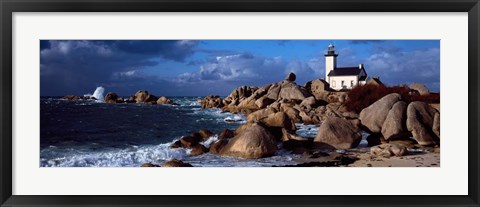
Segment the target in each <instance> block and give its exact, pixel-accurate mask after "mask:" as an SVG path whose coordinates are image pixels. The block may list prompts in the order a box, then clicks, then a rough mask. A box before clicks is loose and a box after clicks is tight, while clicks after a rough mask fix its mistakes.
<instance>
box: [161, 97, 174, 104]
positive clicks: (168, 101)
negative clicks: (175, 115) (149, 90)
mask: <svg viewBox="0 0 480 207" xmlns="http://www.w3.org/2000/svg"><path fill="white" fill-rule="evenodd" d="M157 104H171V105H175V103H174V102H173V101H172V100H171V99H169V98H167V97H165V96H162V97H160V98H158V100H157Z"/></svg>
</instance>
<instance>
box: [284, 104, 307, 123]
mask: <svg viewBox="0 0 480 207" xmlns="http://www.w3.org/2000/svg"><path fill="white" fill-rule="evenodd" d="M280 109H281V110H282V111H283V112H285V114H287V116H288V117H289V118H290V119H291V120H293V121H294V122H295V123H301V122H302V117H301V116H300V111H299V110H297V109H294V108H293V107H290V106H281V107H280Z"/></svg>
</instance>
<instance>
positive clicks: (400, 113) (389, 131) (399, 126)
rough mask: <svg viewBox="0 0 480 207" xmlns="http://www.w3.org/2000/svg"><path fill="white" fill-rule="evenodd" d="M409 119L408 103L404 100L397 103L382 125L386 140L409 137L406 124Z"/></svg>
mask: <svg viewBox="0 0 480 207" xmlns="http://www.w3.org/2000/svg"><path fill="white" fill-rule="evenodd" d="M406 120H407V104H406V103H405V102H403V101H399V102H397V103H395V104H394V105H393V107H392V109H390V111H389V112H388V115H387V118H386V119H385V122H384V123H383V126H382V135H383V137H384V138H385V140H394V139H401V138H405V137H407V138H408V134H409V133H408V131H407V127H406V125H405V122H406Z"/></svg>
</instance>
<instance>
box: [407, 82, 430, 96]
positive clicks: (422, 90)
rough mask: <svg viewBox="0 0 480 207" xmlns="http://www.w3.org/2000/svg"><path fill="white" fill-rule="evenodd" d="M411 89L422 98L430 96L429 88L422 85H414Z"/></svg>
mask: <svg viewBox="0 0 480 207" xmlns="http://www.w3.org/2000/svg"><path fill="white" fill-rule="evenodd" d="M409 88H410V89H413V90H415V91H417V92H418V93H419V94H420V95H422V96H425V95H428V94H430V91H429V90H428V88H427V87H426V86H425V85H423V84H421V83H412V84H411V85H410V86H409Z"/></svg>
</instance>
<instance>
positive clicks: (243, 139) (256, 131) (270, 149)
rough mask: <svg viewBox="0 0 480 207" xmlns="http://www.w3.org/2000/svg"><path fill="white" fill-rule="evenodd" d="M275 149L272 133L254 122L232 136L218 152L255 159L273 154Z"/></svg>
mask: <svg viewBox="0 0 480 207" xmlns="http://www.w3.org/2000/svg"><path fill="white" fill-rule="evenodd" d="M276 150H277V143H276V139H275V137H274V136H273V134H272V133H270V132H269V131H268V130H267V129H266V128H265V127H264V126H262V125H261V124H258V123H254V124H251V125H250V126H249V127H248V128H246V129H245V130H243V132H241V133H240V134H239V135H237V136H235V137H234V138H232V139H231V140H230V141H229V142H228V144H227V145H226V146H225V147H224V148H223V149H222V150H221V151H220V154H221V155H223V156H233V157H241V158H250V159H251V158H254V159H256V158H262V157H269V156H273V155H274V154H275V152H276Z"/></svg>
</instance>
